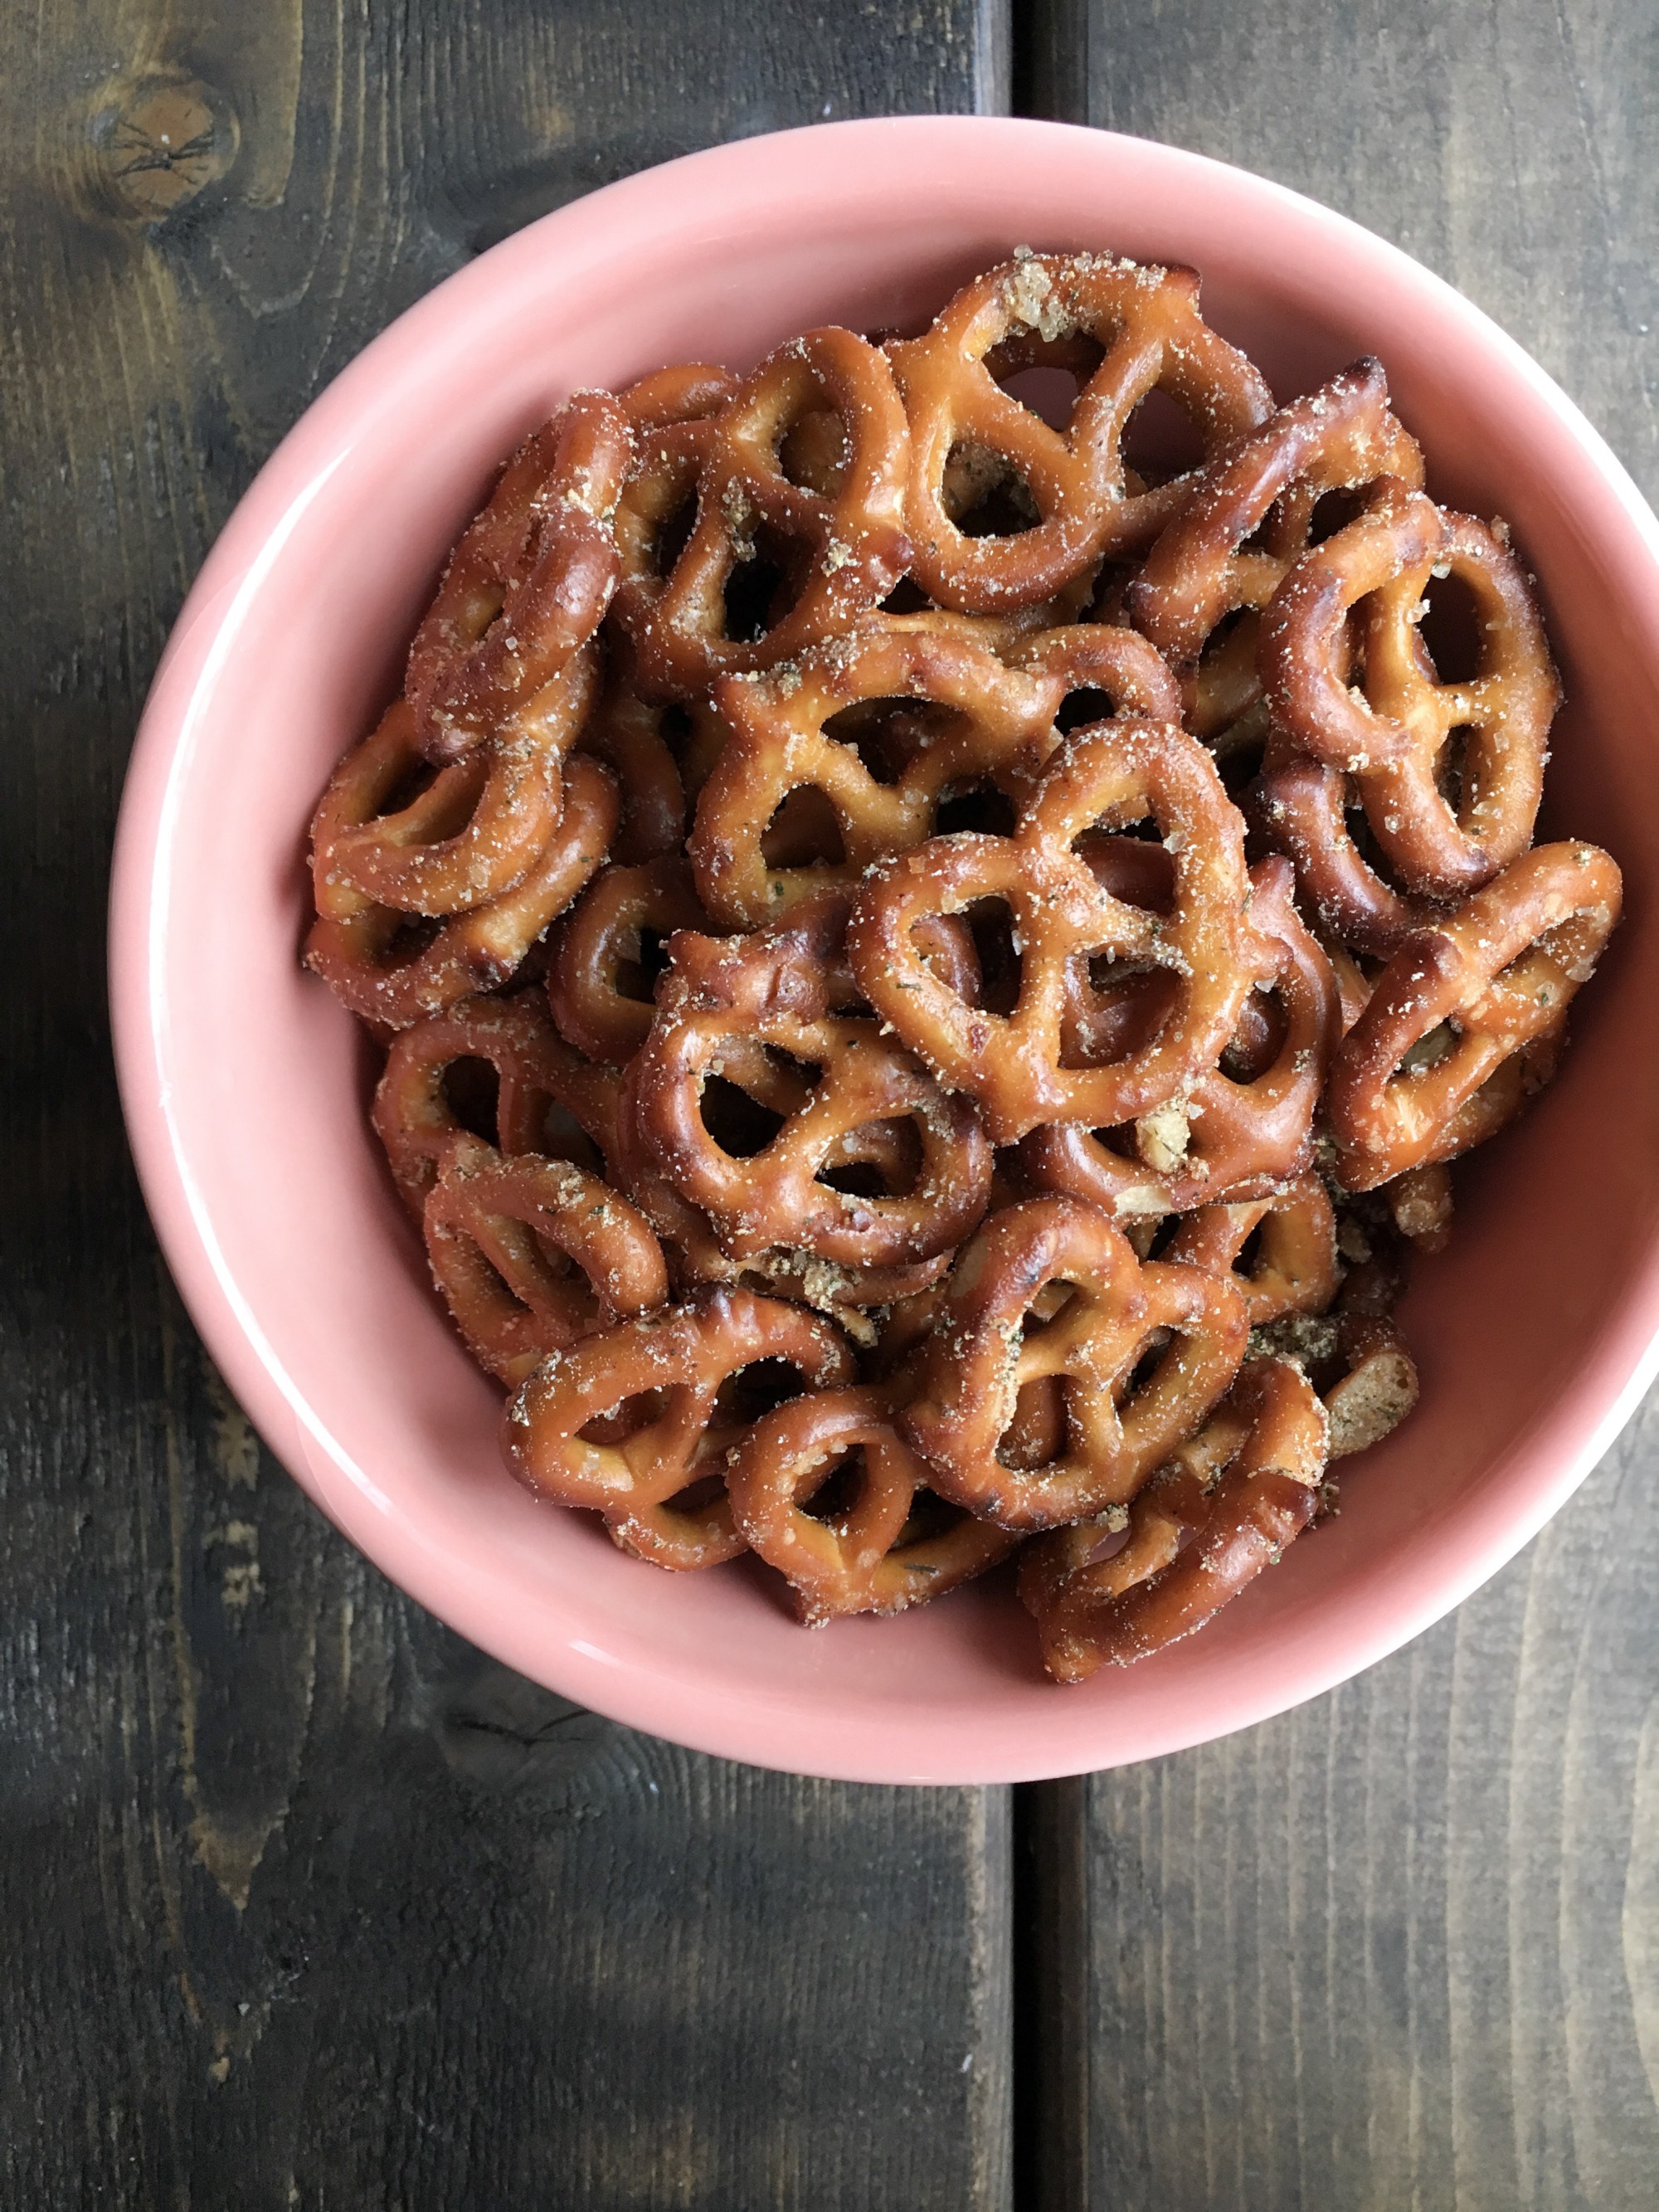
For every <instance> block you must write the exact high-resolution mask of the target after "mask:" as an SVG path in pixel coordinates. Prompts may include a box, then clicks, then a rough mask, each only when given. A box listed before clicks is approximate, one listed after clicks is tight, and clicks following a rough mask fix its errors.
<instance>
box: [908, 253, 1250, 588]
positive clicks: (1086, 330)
mask: <svg viewBox="0 0 1659 2212" xmlns="http://www.w3.org/2000/svg"><path fill="white" fill-rule="evenodd" d="M1198 289H1199V286H1198V278H1197V276H1196V275H1195V274H1194V272H1193V271H1192V270H1190V269H1159V268H1153V267H1148V266H1139V265H1137V264H1134V263H1133V262H1128V261H1119V260H1116V259H1115V258H1113V257H1112V256H1110V255H1109V254H1090V253H1079V254H1022V255H1018V256H1016V258H1014V259H1013V260H1012V261H1011V262H1006V263H1005V264H1003V265H1002V266H1001V267H1000V268H996V269H993V270H989V271H987V274H986V275H985V276H981V277H978V278H976V279H975V281H974V282H973V283H971V284H969V285H966V286H964V287H963V289H962V290H961V291H960V292H958V293H957V295H956V297H955V298H954V299H953V300H952V301H950V302H949V304H948V305H947V306H946V307H945V309H944V310H943V312H942V313H940V315H939V318H938V319H937V320H936V321H935V322H934V324H933V327H932V329H931V330H929V331H926V332H924V333H923V335H922V336H921V337H917V338H910V339H906V340H902V341H896V342H895V343H893V344H892V345H891V346H890V349H889V351H890V355H891V357H892V362H893V369H894V374H896V377H897V379H898V381H899V386H900V388H901V390H902V392H903V394H904V403H905V409H906V411H907V413H908V416H909V420H910V445H911V451H910V477H909V489H908V494H907V497H906V514H907V517H908V525H909V530H910V535H911V537H912V538H913V539H914V541H915V554H914V557H913V560H912V564H911V568H912V574H914V575H915V578H916V580H917V581H918V582H919V583H920V584H921V586H922V587H923V589H924V590H926V591H927V593H928V595H929V596H930V597H931V598H932V599H935V600H936V601H938V603H939V605H941V606H946V607H958V608H962V609H964V610H966V611H969V612H970V613H998V612H1000V611H1002V610H1003V609H1004V608H1006V607H1009V606H1012V605H1018V604H1019V603H1020V602H1022V601H1026V600H1031V599H1042V598H1044V597H1046V596H1047V595H1048V594H1049V593H1051V592H1057V591H1059V590H1060V589H1061V588H1062V587H1063V586H1065V585H1066V584H1068V583H1069V582H1071V581H1072V580H1073V579H1074V578H1075V577H1077V576H1078V575H1079V574H1081V573H1082V572H1084V571H1085V570H1089V569H1092V568H1093V567H1094V566H1095V564H1096V563H1097V562H1099V561H1100V560H1101V559H1102V558H1103V556H1111V555H1114V554H1118V553H1121V552H1125V551H1127V550H1138V549H1139V548H1140V547H1142V546H1144V545H1146V544H1149V543H1150V541H1151V540H1152V538H1154V537H1155V536H1156V535H1157V533H1158V531H1159V530H1160V529H1162V528H1163V527H1164V525H1165V524H1166V523H1167V522H1168V521H1169V520H1170V517H1171V515H1173V514H1174V513H1176V510H1177V509H1178V508H1179V507H1180V506H1181V505H1182V501H1184V500H1185V499H1186V497H1187V496H1188V493H1189V492H1190V489H1191V483H1190V481H1189V480H1188V479H1185V478H1180V479H1177V480H1176V481H1175V482H1174V483H1168V484H1165V485H1163V486H1161V487H1159V488H1158V489H1144V488H1142V489H1134V488H1133V487H1132V485H1131V483H1130V482H1129V479H1128V472H1127V470H1126V466H1125V464H1124V460H1123V456H1122V450H1121V447H1122V441H1123V435H1124V432H1125V430H1126V429H1127V427H1128V423H1129V419H1130V417H1131V416H1132V415H1133V412H1134V410H1135V409H1136V407H1137V406H1138V405H1139V403H1140V401H1141V400H1143V399H1144V398H1146V396H1147V395H1148V393H1150V392H1154V391H1158V390H1162V391H1164V392H1168V393H1169V394H1170V396H1171V398H1174V399H1176V401H1177V402H1178V403H1179V404H1181V406H1182V408H1184V409H1185V410H1186V412H1187V413H1188V415H1189V416H1191V417H1192V419H1193V421H1194V423H1195V424H1196V426H1197V428H1198V429H1199V431H1200V434H1201V435H1202V437H1203V440H1204V445H1205V449H1206V456H1208V455H1212V454H1213V453H1215V452H1216V451H1217V450H1218V448H1219V447H1221V446H1222V445H1224V444H1225V442H1226V441H1228V440H1229V439H1231V438H1234V437H1236V436H1237V435H1239V434H1240V433H1241V432H1243V431H1245V430H1249V429H1251V428H1254V427H1255V424H1257V423H1258V422H1262V421H1264V420H1265V419H1266V418H1267V416H1269V415H1270V414H1271V413H1272V412H1273V395H1272V393H1271V392H1269V391H1268V389H1267V386H1266V385H1265V384H1264V383H1263V381H1262V380H1261V376H1260V375H1259V374H1257V372H1256V370H1255V368H1253V367H1252V366H1251V364H1250V363H1249V362H1248V361H1247V360H1246V359H1245V358H1244V356H1243V354H1241V353H1238V352H1236V351H1235V350H1234V349H1233V348H1232V347H1231V346H1230V345H1228V344H1227V343H1225V341H1224V340H1223V339H1221V338H1219V337H1217V335H1216V334H1215V332H1214V331H1212V330H1211V329H1210V328H1209V326H1208V325H1206V323H1205V322H1204V320H1203V319H1202V317H1201V316H1200V313H1199V312H1198ZM1079 338H1081V339H1090V340H1093V341H1094V343H1095V344H1096V345H1097V346H1098V347H1099V348H1100V349H1102V357H1101V359H1100V362H1099V365H1098V367H1097V368H1094V369H1093V371H1092V374H1088V375H1087V379H1086V381H1084V382H1082V383H1081V386H1080V389H1079V393H1078V398H1077V403H1076V404H1075V406H1074V407H1073V410H1072V416H1071V420H1070V422H1069V423H1068V425H1067V427H1066V429H1065V431H1064V432H1060V431H1058V430H1054V429H1051V428H1049V426H1048V423H1046V422H1043V421H1042V418H1041V417H1040V416H1037V415H1035V414H1033V413H1032V412H1031V410H1030V409H1029V408H1027V407H1024V406H1023V405H1022V404H1020V402H1019V401H1018V399H1015V398H1012V396H1011V395H1010V394H1009V393H1008V392H1005V391H1004V390H1003V389H1002V388H1001V386H1000V384H999V383H998V382H997V372H998V370H999V369H1000V370H1001V372H1002V373H1003V374H1007V373H1009V371H1011V370H1013V369H1018V368H1024V367H1025V366H1028V365H1030V364H1031V363H1033V362H1036V361H1038V360H1039V359H1042V358H1054V356H1052V355H1045V353H1044V349H1045V348H1047V347H1050V346H1052V345H1054V343H1056V342H1058V343H1061V344H1062V345H1063V344H1064V343H1066V342H1067V341H1074V340H1077V339H1079ZM1077 357H1079V358H1082V357H1083V356H1077ZM957 456H962V457H963V458H965V459H966V460H967V461H968V463H969V467H970V471H975V470H977V471H979V472H980V473H981V474H983V475H985V476H986V477H987V480H988V481H993V482H994V481H995V480H996V479H997V478H999V477H1013V479H1014V480H1015V481H1016V483H1018V485H1021V486H1023V487H1024V496H1025V497H1026V498H1027V499H1028V500H1029V501H1030V505H1031V507H1033V508H1034V509H1035V518H1034V520H1033V525H1032V526H1031V527H1030V528H1027V529H1024V530H1022V531H1020V532H1018V534H1016V535H1014V536H1012V537H984V538H977V537H969V536H967V535H964V533H963V531H962V530H961V528H960V527H959V526H958V521H959V518H960V510H961V505H962V497H961V495H958V497H957V499H952V498H951V493H950V489H949V487H948V482H947V479H948V476H949V472H950V471H951V464H952V460H953V457H957ZM981 463H982V465H981ZM972 480H973V479H972V476H971V473H970V483H971V481H972ZM968 496H969V497H970V498H971V491H970V492H969V494H968ZM952 507H957V513H956V514H953V513H952V512H951V509H952Z"/></svg>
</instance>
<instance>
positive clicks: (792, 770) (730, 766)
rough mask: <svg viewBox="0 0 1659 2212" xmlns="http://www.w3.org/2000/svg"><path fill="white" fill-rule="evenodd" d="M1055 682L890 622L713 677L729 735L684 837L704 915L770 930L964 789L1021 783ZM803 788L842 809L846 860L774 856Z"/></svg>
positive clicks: (1036, 758)
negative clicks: (777, 823)
mask: <svg viewBox="0 0 1659 2212" xmlns="http://www.w3.org/2000/svg"><path fill="white" fill-rule="evenodd" d="M1050 689H1052V687H1051V686H1050V687H1045V686H1043V685H1041V684H1037V683H1036V682H1034V681H1033V680H1032V679H1031V678H1029V677H1024V676H1022V675H1020V674H1018V673H1017V672H1016V671H1013V670H1012V669H1008V668H1006V667H1004V665H1003V664H1002V663H1001V661H1000V660H999V659H997V658H996V656H995V655H994V653H989V652H987V651H986V650H985V648H984V647H981V646H980V645H977V644H975V643H974V642H972V641H970V640H969V639H967V638H965V637H961V636H957V635H950V634H948V633H945V632H943V631H939V630H920V629H902V628H899V627H897V626H895V625H890V624H887V623H869V624H867V625H865V626H863V627H861V628H860V629H857V630H855V631H854V632H853V634H852V635H850V636H848V637H844V638H836V639H834V640H832V641H830V642H829V643H828V644H826V645H823V646H820V647H817V650H816V651H814V652H811V653H805V654H803V655H802V656H801V657H800V659H798V660H795V661H793V662H791V663H790V665H789V666H788V668H787V670H786V671H781V672H780V673H775V674H774V675H771V676H761V677H747V678H744V677H732V678H726V680H725V681H724V682H722V683H720V684H716V686H715V688H714V702H715V705H716V706H717V708H719V710H720V715H721V718H722V720H724V721H725V723H726V726H727V730H728V732H729V734H728V736H727V738H726V744H725V747H724V749H723V750H722V751H721V753H720V757H719V758H718V760H717V761H716V762H715V763H714V770H713V772H712V774H711V775H710V776H709V778H708V782H707V783H706V784H704V786H703V787H702V794H701V796H700V797H699V799H698V800H697V810H696V824H695V826H694V828H693V829H692V832H691V836H690V840H689V842H688V848H687V849H688V850H689V851H690V855H691V861H692V866H693V867H694V868H695V869H696V878H697V888H698V890H699V891H700V893H701V894H702V900H703V902H704V904H705V905H706V906H707V907H708V911H709V912H710V914H712V915H714V916H715V918H716V919H717V920H718V921H722V922H724V923H726V924H727V925H728V926H729V927H732V928H738V929H758V928H761V927H763V926H764V925H765V924H766V923H768V922H769V921H774V920H775V919H776V918H777V916H778V915H781V914H783V913H785V912H787V909H788V908H790V907H791V906H792V905H793V904H794V903H795V902H797V901H798V900H799V899H800V898H802V897H804V896H809V895H810V894H811V893H813V892H815V891H817V890H820V889H822V888H823V886H824V885H825V884H846V883H851V882H854V881H855V880H856V879H857V878H858V877H860V875H862V874H863V872H864V871H865V869H866V867H867V866H869V865H870V864H871V862H872V861H875V860H884V859H886V858H888V857H889V856H890V854H894V853H900V852H903V851H904V850H905V849H906V848H908V847H909V846H911V845H915V844H916V843H918V842H920V841H921V839H922V838H924V837H927V836H931V835H932V833H933V827H934V822H935V818H936V816H937V812H938V809H939V804H940V802H941V800H943V799H945V797H946V796H948V795H949V794H950V793H951V792H952V791H953V790H954V789H956V788H957V787H958V786H960V785H962V784H964V783H973V782H975V781H979V780H980V779H981V778H984V779H988V780H990V781H994V782H995V783H997V784H999V785H1000V786H1001V787H1003V788H1004V789H1010V788H1012V787H1016V786H1017V785H1018V781H1020V780H1021V778H1022V775H1023V774H1024V773H1029V771H1030V769H1033V768H1035V767H1036V765H1037V764H1038V763H1040V762H1041V761H1042V757H1043V756H1044V755H1045V754H1046V753H1047V752H1048V750H1050V749H1051V740H1050V738H1049V734H1048V732H1049V723H1050V720H1051V716H1050V715H1049V714H1048V713H1046V712H1045V711H1044V710H1045V708H1046V707H1047V705H1048V690H1050ZM899 700H904V701H907V702H914V704H913V705H912V706H910V707H908V708H907V709H906V710H905V711H903V712H902V713H900V714H896V715H893V714H890V713H889V714H887V715H886V716H885V718H884V719H880V720H877V719H873V718H872V715H871V714H870V713H869V712H868V711H867V710H870V709H874V708H888V707H889V705H890V702H896V701H899ZM838 725H839V726H838ZM809 791H810V792H812V793H818V794H821V795H822V799H823V801H825V802H827V804H828V805H829V809H830V810H831V811H832V812H833V816H834V819H835V822H836V827H837V829H838V831H839V833H840V834H839V842H840V844H841V847H842V857H841V858H840V859H839V860H835V861H826V860H812V861H810V862H808V863H806V864H805V865H803V866H781V865H777V864H775V863H771V862H769V860H768V858H767V854H766V833H767V830H768V828H769V824H770V823H772V820H773V817H774V816H775V815H776V814H777V812H778V810H779V809H780V808H781V807H782V806H783V805H785V802H786V801H789V800H796V801H798V800H799V798H800V797H801V796H802V795H804V794H805V793H807V792H809Z"/></svg>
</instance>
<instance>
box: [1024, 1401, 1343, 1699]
mask: <svg viewBox="0 0 1659 2212" xmlns="http://www.w3.org/2000/svg"><path fill="white" fill-rule="evenodd" d="M1327 1445H1328V1423H1327V1419H1326V1414H1325V1409H1324V1407H1322V1405H1321V1404H1320V1401H1319V1400H1318V1399H1317V1398H1316V1396H1315V1395H1314V1393H1313V1390H1312V1389H1311V1387H1310V1384H1309V1383H1308V1381H1307V1378H1306V1377H1305V1376H1304V1375H1302V1374H1301V1373H1300V1372H1299V1371H1298V1370H1297V1368H1295V1367H1293V1366H1291V1365H1290V1364H1288V1363H1287V1362H1285V1361H1283V1360H1279V1359H1253V1360H1251V1361H1250V1363H1249V1365H1248V1366H1247V1367H1245V1368H1244V1370H1243V1372H1242V1373H1241V1374H1240V1376H1239V1378H1238V1380H1237V1383H1235V1384H1234V1386H1233V1388H1232V1390H1231V1393H1230V1394H1229V1395H1228V1397H1227V1399H1226V1401H1225V1403H1224V1404H1223V1405H1222V1407H1220V1408H1219V1409H1218V1413H1217V1414H1216V1416H1215V1419H1213V1420H1212V1422H1211V1423H1210V1424H1209V1425H1208V1426H1207V1427H1206V1428H1205V1429H1204V1430H1203V1431H1201V1432H1200V1434H1199V1435H1198V1436H1196V1437H1194V1439H1193V1440H1192V1442H1191V1443H1190V1444H1188V1446H1186V1447H1185V1449H1183V1450H1182V1451H1181V1452H1179V1453H1177V1454H1176V1456H1175V1458H1174V1459H1173V1460H1171V1462H1170V1464H1169V1465H1168V1466H1167V1467H1165V1468H1162V1469H1160V1471H1159V1472H1158V1474H1156V1475H1154V1476H1153V1478H1152V1480H1151V1481H1150V1482H1149V1483H1148V1484H1147V1485H1146V1488H1145V1489H1144V1490H1143V1491H1141V1492H1140V1493H1139V1496H1138V1497H1137V1498H1135V1500H1134V1502H1133V1504H1131V1506H1130V1507H1129V1510H1128V1540H1127V1542H1126V1543H1125V1544H1124V1545H1123V1547H1122V1548H1121V1550H1119V1551H1117V1552H1115V1553H1113V1554H1112V1555H1111V1556H1110V1557H1109V1558H1106V1559H1095V1558H1094V1557H1093V1553H1094V1552H1095V1551H1096V1550H1097V1547H1099V1545H1100V1544H1101V1542H1102V1541H1103V1539H1104V1538H1105V1537H1106V1536H1107V1535H1108V1534H1109V1533H1110V1529H1109V1524H1106V1525H1103V1524H1102V1523H1100V1522H1095V1523H1093V1524H1091V1525H1085V1526H1084V1527H1082V1528H1062V1529H1057V1530H1056V1531H1055V1532H1054V1534H1052V1535H1048V1536H1043V1537H1041V1538H1039V1540H1038V1541H1037V1542H1036V1544H1034V1545H1032V1546H1031V1547H1030V1550H1029V1551H1028V1552H1027V1553H1026V1557H1025V1561H1024V1564H1023V1565H1022V1569H1021V1573H1020V1583H1019V1587H1020V1595H1021V1596H1022V1597H1023V1598H1024V1601H1025V1603H1026V1605H1027V1607H1029V1608H1030V1611H1031V1612H1032V1613H1034V1614H1035V1615H1036V1620H1037V1626H1038V1630H1039V1632H1040V1634H1041V1636H1042V1656H1043V1662H1044V1664H1045V1665H1046V1666H1047V1668H1048V1672H1049V1673H1050V1674H1052V1675H1053V1676H1054V1679H1055V1680H1056V1681H1060V1682H1081V1681H1085V1680H1087V1679H1088V1677H1089V1676H1090V1675H1091V1674H1093V1673H1094V1672H1095V1670H1096V1669H1097V1668H1099V1667H1102V1666H1106V1665H1111V1666H1115V1667H1127V1666H1131V1665H1133V1662H1135V1661H1136V1660H1137V1659H1145V1658H1146V1657H1148V1656H1150V1655H1151V1654H1152V1652H1154V1651H1160V1650H1163V1649H1164V1647H1165V1645H1167V1644H1174V1643H1176V1642H1177V1641H1179V1639H1180V1638H1182V1637H1183V1636H1190V1635H1191V1634H1192V1633H1193V1632H1194V1630H1195V1629H1200V1628H1202V1627H1203V1626H1204V1625H1205V1623H1206V1621H1209V1620H1213V1619H1214V1617H1215V1615H1216V1614H1217V1613H1218V1612H1219V1611H1220V1609H1221V1607H1223V1606H1224V1605H1225V1604H1226V1603H1227V1602H1228V1601H1229V1600H1230V1599H1232V1598H1235V1597H1237V1595H1238V1594H1239V1592H1240V1591H1241V1590H1243V1589H1246V1588H1248V1587H1249V1584H1250V1583H1252V1582H1254V1581H1255V1577H1256V1576H1257V1575H1259V1574H1260V1573H1261V1571H1262V1569H1263V1568H1264V1567H1267V1566H1270V1565H1273V1564H1275V1563H1276V1562H1277V1561H1278V1559H1279V1558H1280V1557H1281V1556H1282V1555H1283V1553H1284V1551H1285V1547H1286V1546H1287V1545H1288V1544H1291V1542H1293V1541H1295V1539H1296V1538H1297V1536H1298V1535H1299V1534H1301V1532H1302V1530H1303V1529H1304V1528H1306V1527H1307V1525H1308V1523H1309V1522H1310V1520H1311V1519H1312V1518H1313V1516H1314V1511H1315V1508H1316V1505H1317V1503H1318V1494H1319V1490H1318V1486H1319V1481H1320V1477H1321V1476H1322V1474H1323V1473H1324V1468H1325V1460H1326V1451H1327ZM1119 1525H1120V1526H1121V1522H1120V1524H1119Z"/></svg>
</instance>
